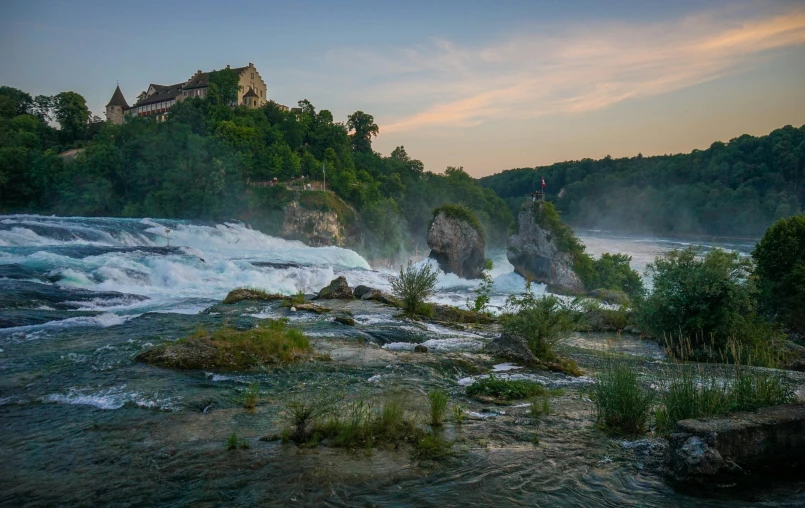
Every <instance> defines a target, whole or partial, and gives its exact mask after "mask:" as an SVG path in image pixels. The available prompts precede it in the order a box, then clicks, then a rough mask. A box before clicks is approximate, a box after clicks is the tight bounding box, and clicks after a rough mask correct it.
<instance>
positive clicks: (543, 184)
mask: <svg viewBox="0 0 805 508" xmlns="http://www.w3.org/2000/svg"><path fill="white" fill-rule="evenodd" d="M542 188H543V189H544V188H545V177H544V176H543V177H542Z"/></svg>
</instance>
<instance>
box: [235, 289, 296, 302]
mask: <svg viewBox="0 0 805 508" xmlns="http://www.w3.org/2000/svg"><path fill="white" fill-rule="evenodd" d="M283 298H285V296H283V295H278V294H274V293H266V292H265V291H261V290H259V289H249V288H238V289H233V290H232V291H230V292H229V294H228V295H226V298H224V302H223V303H225V304H233V303H238V302H240V301H243V300H261V301H272V300H282V299H283Z"/></svg>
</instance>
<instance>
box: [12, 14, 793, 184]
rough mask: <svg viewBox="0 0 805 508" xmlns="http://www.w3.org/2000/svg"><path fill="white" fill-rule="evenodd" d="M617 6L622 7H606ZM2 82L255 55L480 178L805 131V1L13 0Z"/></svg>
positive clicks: (243, 60)
mask: <svg viewBox="0 0 805 508" xmlns="http://www.w3.org/2000/svg"><path fill="white" fill-rule="evenodd" d="M602 4H606V5H602ZM0 9H2V10H0V12H2V16H0V43H1V44H2V48H3V51H2V52H1V53H0V84H3V85H9V86H14V87H17V88H21V89H23V90H26V91H28V92H29V93H31V94H32V95H37V94H55V93H58V92H61V91H65V90H73V91H76V92H78V93H80V94H82V95H83V96H84V97H85V98H86V99H87V102H88V104H89V107H90V109H91V110H92V112H93V113H95V114H98V115H100V116H103V111H104V106H105V104H106V103H107V102H108V100H109V98H110V97H111V95H112V92H113V91H114V88H115V82H116V81H119V82H120V86H121V89H122V90H123V93H124V95H125V96H126V99H127V100H128V101H129V103H130V104H131V103H133V102H134V100H135V97H136V96H137V95H138V94H139V93H140V91H142V90H145V89H146V88H147V87H148V84H149V83H160V84H171V83H176V82H181V81H184V80H186V79H188V78H189V77H190V76H191V75H192V74H193V73H194V72H195V71H196V70H197V69H203V70H212V69H218V68H222V67H225V66H226V64H231V65H232V66H242V65H246V64H247V63H248V62H253V63H254V64H255V66H256V67H257V69H258V70H259V71H260V73H261V75H262V77H263V79H264V80H265V81H266V84H267V86H268V95H269V98H271V99H274V100H276V101H277V102H279V103H282V104H286V105H288V106H294V105H296V101H298V100H299V99H304V98H306V99H309V100H310V101H311V102H312V103H313V104H314V105H315V106H316V107H317V108H319V109H329V110H331V111H332V112H333V114H334V115H335V117H336V119H338V120H340V121H345V120H346V117H347V115H348V114H349V113H351V112H353V111H356V110H363V111H365V112H368V113H370V114H373V115H374V117H375V121H376V122H377V124H378V125H379V126H380V136H379V137H378V138H377V139H376V140H375V142H374V148H375V150H377V151H379V152H381V153H383V154H385V155H388V153H390V152H391V150H393V149H394V147H395V146H397V145H405V148H406V150H407V151H408V153H409V154H410V155H411V156H412V157H415V158H418V159H421V160H422V161H423V162H424V163H425V166H426V169H428V170H431V171H442V170H443V169H444V168H445V166H447V165H452V166H464V168H465V169H467V170H468V171H469V172H470V174H472V175H473V176H483V175H487V174H491V173H495V172H498V171H501V170H503V169H508V168H512V167H526V166H534V165H542V164H550V163H552V162H557V161H563V160H570V159H580V158H584V157H593V158H600V157H603V156H605V155H607V154H610V155H612V156H613V157H620V156H631V155H636V154H637V153H638V152H642V153H643V155H654V154H664V153H677V152H687V151H690V150H691V149H694V148H700V149H701V148H707V147H708V146H709V145H710V143H712V142H713V141H716V140H721V141H727V140H729V139H730V138H733V137H736V136H738V135H740V134H743V133H749V134H754V135H761V134H766V133H768V132H769V131H771V130H773V129H775V128H777V127H782V126H783V125H786V124H793V125H796V126H800V125H802V124H805V2H803V1H774V0H765V1H729V2H728V1H696V2H694V1H687V0H682V1H679V0H678V1H675V2H668V1H663V2H658V1H656V2H655V1H649V0H644V1H640V2H637V1H632V2H626V1H608V2H601V1H572V0H571V1H558V0H557V1H533V0H532V1H507V0H497V1H489V2H487V1H453V0H448V1H440V2H433V1H418V0H409V1H406V2H393V3H392V2H378V1H371V2H370V1H352V2H337V1H294V2H290V1H289V2H256V1H255V2H252V1H247V0H242V1H238V2H220V1H207V0H198V1H195V2H189V3H186V4H182V5H179V2H164V1H162V2H151V1H138V2H129V3H127V2H117V1H116V2H108V1H106V2H90V1H84V2H64V1H59V2H42V1H35V0H28V1H25V2H21V1H16V0H11V1H6V2H3V6H2V7H0Z"/></svg>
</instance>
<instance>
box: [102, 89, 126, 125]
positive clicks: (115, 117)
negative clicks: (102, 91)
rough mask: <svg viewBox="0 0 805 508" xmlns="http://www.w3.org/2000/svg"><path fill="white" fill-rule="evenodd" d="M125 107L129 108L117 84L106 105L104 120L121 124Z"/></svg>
mask: <svg viewBox="0 0 805 508" xmlns="http://www.w3.org/2000/svg"><path fill="white" fill-rule="evenodd" d="M127 109H129V105H128V104H127V103H126V99H125V98H124V97H123V92H121V91H120V85H117V88H115V93H113V94H112V98H111V99H110V100H109V104H107V105H106V121H107V122H110V123H113V124H115V125H121V124H122V123H123V112H124V111H125V110H127Z"/></svg>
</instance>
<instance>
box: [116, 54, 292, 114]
mask: <svg viewBox="0 0 805 508" xmlns="http://www.w3.org/2000/svg"><path fill="white" fill-rule="evenodd" d="M226 68H227V69H229V68H230V67H229V66H228V65H227V66H226ZM232 70H234V71H235V72H237V73H238V76H239V77H240V82H239V85H240V90H238V100H237V104H238V105H243V106H247V107H249V108H259V107H261V106H263V105H264V104H266V102H268V99H267V98H266V94H267V90H266V83H265V81H263V78H262V77H260V73H258V72H257V69H256V68H255V67H254V64H253V63H251V62H249V65H248V66H246V67H236V68H234V69H232ZM209 85H210V73H209V72H203V71H201V70H198V71H197V72H196V73H195V74H193V75H192V76H190V79H188V80H187V81H184V82H182V83H176V84H174V85H157V84H153V83H152V84H151V85H149V86H148V90H146V91H145V92H144V94H143V95H141V96H140V97H139V98H138V100H137V102H136V103H134V105H132V106H129V105H128V103H127V102H126V99H125V98H124V97H123V92H121V91H120V86H118V87H117V88H116V89H115V92H114V94H112V98H111V99H110V100H109V104H107V105H106V120H107V121H108V122H111V123H114V124H122V123H123V121H124V119H125V116H151V115H159V116H160V117H164V115H165V114H166V113H167V112H168V110H169V109H170V107H171V106H173V105H174V104H176V103H177V102H181V101H183V100H185V99H187V98H188V97H205V96H206V95H207V89H208V88H209ZM281 107H283V106H281ZM283 108H284V109H287V108H285V107H283Z"/></svg>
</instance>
